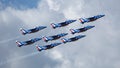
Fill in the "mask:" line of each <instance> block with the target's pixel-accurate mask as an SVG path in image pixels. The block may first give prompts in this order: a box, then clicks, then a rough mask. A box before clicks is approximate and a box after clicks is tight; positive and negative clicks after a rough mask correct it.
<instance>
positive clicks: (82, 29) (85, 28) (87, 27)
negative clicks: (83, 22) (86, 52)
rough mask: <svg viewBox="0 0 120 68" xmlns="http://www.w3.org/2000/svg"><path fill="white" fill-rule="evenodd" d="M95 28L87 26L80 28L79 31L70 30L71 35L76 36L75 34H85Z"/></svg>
mask: <svg viewBox="0 0 120 68" xmlns="http://www.w3.org/2000/svg"><path fill="white" fill-rule="evenodd" d="M93 27H95V26H85V27H83V28H79V29H70V31H71V34H75V33H80V32H85V31H87V30H89V29H91V28H93Z"/></svg>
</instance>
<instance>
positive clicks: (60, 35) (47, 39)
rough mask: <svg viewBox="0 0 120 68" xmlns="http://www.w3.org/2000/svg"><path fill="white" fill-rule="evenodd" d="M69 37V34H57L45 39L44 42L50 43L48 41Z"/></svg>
mask: <svg viewBox="0 0 120 68" xmlns="http://www.w3.org/2000/svg"><path fill="white" fill-rule="evenodd" d="M66 35H68V33H61V34H57V35H54V36H48V37H43V40H44V41H45V42H48V41H52V40H57V39H59V38H61V37H63V36H66Z"/></svg>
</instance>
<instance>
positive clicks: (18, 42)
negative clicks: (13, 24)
mask: <svg viewBox="0 0 120 68" xmlns="http://www.w3.org/2000/svg"><path fill="white" fill-rule="evenodd" d="M41 39H42V38H34V39H30V40H28V41H23V42H20V41H16V43H17V46H18V47H21V46H26V45H30V44H33V43H35V42H37V41H39V40H41Z"/></svg>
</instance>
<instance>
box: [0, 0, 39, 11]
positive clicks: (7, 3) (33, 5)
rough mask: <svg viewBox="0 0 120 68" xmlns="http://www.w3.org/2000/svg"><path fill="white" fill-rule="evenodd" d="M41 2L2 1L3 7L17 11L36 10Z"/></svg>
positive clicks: (22, 0)
mask: <svg viewBox="0 0 120 68" xmlns="http://www.w3.org/2000/svg"><path fill="white" fill-rule="evenodd" d="M39 1H40V0H0V2H1V3H2V6H3V7H4V8H6V7H13V8H16V9H23V8H24V9H28V8H31V9H32V8H36V7H37V5H38V2H39Z"/></svg>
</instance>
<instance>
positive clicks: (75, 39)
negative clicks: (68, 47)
mask: <svg viewBox="0 0 120 68" xmlns="http://www.w3.org/2000/svg"><path fill="white" fill-rule="evenodd" d="M85 36H86V35H78V36H75V37H72V38H69V39H65V38H63V39H61V41H62V42H63V43H67V42H73V41H77V40H78V39H81V38H83V37H85Z"/></svg>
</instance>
